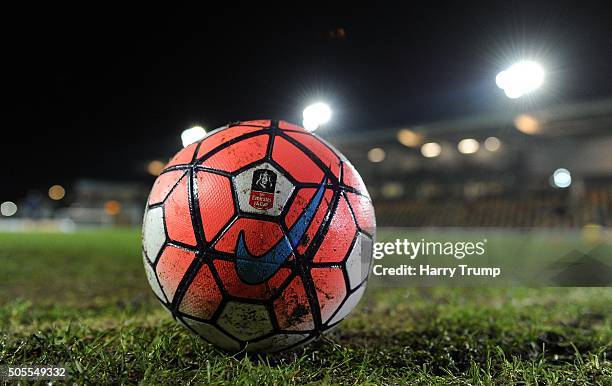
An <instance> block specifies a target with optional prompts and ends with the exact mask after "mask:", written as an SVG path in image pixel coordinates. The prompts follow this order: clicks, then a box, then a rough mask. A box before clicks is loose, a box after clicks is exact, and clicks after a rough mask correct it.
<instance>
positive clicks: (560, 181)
mask: <svg viewBox="0 0 612 386" xmlns="http://www.w3.org/2000/svg"><path fill="white" fill-rule="evenodd" d="M571 184H572V175H571V174H570V172H569V170H567V169H564V168H559V169H557V170H555V172H554V173H553V175H552V185H553V186H555V187H557V188H567V187H568V186H570V185H571Z"/></svg>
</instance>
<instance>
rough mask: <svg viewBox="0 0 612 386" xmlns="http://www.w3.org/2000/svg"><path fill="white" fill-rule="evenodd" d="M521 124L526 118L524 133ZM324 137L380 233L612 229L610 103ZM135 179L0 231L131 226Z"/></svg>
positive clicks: (41, 205)
mask: <svg viewBox="0 0 612 386" xmlns="http://www.w3.org/2000/svg"><path fill="white" fill-rule="evenodd" d="M521 116H522V117H523V118H524V117H525V116H527V117H528V119H527V120H526V122H527V125H526V126H525V122H520V117H521ZM517 127H518V128H520V130H519V129H518V128H517ZM402 129H403V130H410V132H411V133H413V134H416V137H418V143H416V142H417V141H415V143H414V144H410V145H411V146H406V145H403V144H401V143H400V141H399V140H398V133H399V132H400V130H402ZM325 130H326V129H325V128H323V129H321V130H320V131H319V132H318V134H320V135H321V137H323V138H324V139H326V140H327V141H329V142H330V143H332V144H333V145H335V146H336V147H338V148H339V149H340V151H342V152H343V153H344V154H345V155H346V157H347V158H348V159H349V160H350V161H351V162H352V163H353V164H354V165H355V167H356V168H357V169H358V170H359V172H360V173H361V175H362V177H363V178H364V180H365V182H366V185H367V186H368V189H369V191H370V194H371V196H372V199H373V201H374V206H375V209H376V217H377V223H378V225H379V226H396V227H437V226H452V227H504V228H508V227H510V228H511V227H515V228H519V227H527V228H528V227H549V228H581V227H583V226H585V225H589V224H596V225H599V226H603V227H609V226H610V225H612V99H609V100H601V101H596V102H589V103H578V104H572V105H563V106H560V105H558V106H553V107H551V108H548V109H545V110H540V111H534V112H530V113H528V114H524V113H522V112H520V111H505V112H498V113H490V114H483V115H478V116H473V117H462V118H458V119H451V120H446V121H441V122H433V123H425V124H421V125H416V126H409V127H396V128H386V129H380V130H372V129H370V130H362V131H356V130H350V129H348V128H345V129H336V128H333V127H332V128H330V130H329V132H326V131H325ZM490 137H495V138H497V139H499V143H500V147H499V149H496V150H491V148H490V147H489V149H486V148H485V147H484V146H483V143H484V141H485V139H486V138H490ZM465 138H473V139H475V140H477V141H478V142H479V143H480V148H479V149H478V150H477V151H476V152H475V153H473V154H461V153H460V152H459V151H458V147H457V144H458V142H459V141H460V140H462V139H465ZM412 139H414V138H412ZM404 142H406V141H404ZM426 142H436V143H438V144H440V146H441V153H440V155H439V156H437V157H433V158H426V157H424V156H423V155H422V154H421V150H420V145H421V144H422V143H426ZM374 147H376V148H379V149H382V157H381V151H380V150H377V152H378V154H377V159H376V157H375V158H374V159H373V160H374V161H378V162H372V157H370V159H369V158H368V152H369V151H370V150H372V148H374ZM381 158H383V159H381ZM558 168H565V169H568V170H569V171H570V172H571V176H572V183H571V185H570V186H569V187H568V188H566V189H560V188H557V187H554V186H553V185H552V184H551V175H552V174H553V172H554V171H555V170H556V169H558ZM139 170H141V169H139ZM141 173H142V175H140V176H139V177H138V178H135V179H134V181H138V182H133V183H119V182H114V181H99V180H79V181H76V182H75V183H74V184H72V185H71V186H68V187H67V190H66V191H67V192H68V194H67V196H66V198H65V199H64V200H62V201H61V202H56V201H52V200H50V199H49V198H48V197H47V196H46V195H43V194H42V193H40V192H31V193H30V194H29V195H28V196H27V197H25V198H24V199H23V200H22V201H20V202H18V203H17V204H18V206H19V208H20V209H19V212H17V215H16V216H13V217H9V218H6V217H4V218H2V219H0V229H8V230H24V229H26V230H27V229H41V228H42V229H60V230H72V229H77V228H82V227H101V226H102V227H104V226H140V223H141V220H142V212H143V208H144V203H145V201H146V198H147V195H148V192H149V189H150V187H151V185H152V184H153V178H152V177H151V176H148V178H147V175H148V174H147V172H146V170H144V168H142V172H141ZM145 180H146V181H148V182H143V181H145Z"/></svg>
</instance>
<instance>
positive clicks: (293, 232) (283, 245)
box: [236, 177, 326, 284]
mask: <svg viewBox="0 0 612 386" xmlns="http://www.w3.org/2000/svg"><path fill="white" fill-rule="evenodd" d="M325 180H326V178H325V177H323V181H321V185H319V187H318V188H317V191H316V193H315V195H314V197H313V198H312V200H311V201H310V203H308V206H307V207H306V209H304V212H303V213H302V215H301V216H300V217H299V218H298V219H297V220H296V222H295V223H294V224H293V226H292V227H291V229H289V232H288V233H287V234H286V235H284V236H283V238H281V239H280V240H279V242H278V243H277V244H276V245H275V246H274V248H272V249H270V250H269V251H268V252H266V253H265V254H264V255H262V256H258V257H254V256H252V255H251V253H250V252H249V251H248V250H247V247H246V243H245V241H244V231H241V232H240V235H239V236H238V242H237V244H236V270H237V273H238V277H240V279H242V280H243V281H244V282H245V283H248V284H258V283H263V282H264V281H266V280H267V279H268V278H270V277H271V276H272V275H274V274H275V273H276V272H277V271H278V269H279V268H280V266H281V265H282V264H283V263H284V262H285V261H286V260H287V259H288V258H289V256H291V252H292V251H293V249H294V248H295V247H297V245H298V244H299V242H300V240H301V239H302V237H303V236H304V234H305V233H306V230H307V229H308V226H309V225H310V223H311V222H312V219H313V218H314V215H315V213H316V211H317V208H318V207H319V204H321V201H322V200H323V193H325Z"/></svg>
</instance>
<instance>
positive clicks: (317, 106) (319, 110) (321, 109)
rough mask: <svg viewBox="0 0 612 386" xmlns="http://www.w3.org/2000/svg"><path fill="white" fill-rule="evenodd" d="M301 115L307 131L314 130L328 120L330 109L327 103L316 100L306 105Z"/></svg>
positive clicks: (330, 113)
mask: <svg viewBox="0 0 612 386" xmlns="http://www.w3.org/2000/svg"><path fill="white" fill-rule="evenodd" d="M302 115H303V117H304V121H303V126H304V128H305V129H306V130H308V131H314V130H316V129H318V128H319V126H321V125H323V124H325V123H327V122H329V120H330V119H331V115H332V111H331V109H330V108H329V106H328V105H327V104H325V103H323V102H318V103H314V104H312V105H310V106H308V107H306V108H305V109H304V112H303V113H302Z"/></svg>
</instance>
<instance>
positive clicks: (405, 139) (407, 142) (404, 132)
mask: <svg viewBox="0 0 612 386" xmlns="http://www.w3.org/2000/svg"><path fill="white" fill-rule="evenodd" d="M397 140H398V141H399V143H401V144H402V145H404V146H406V147H417V146H419V145H420V144H421V142H422V141H423V137H422V135H420V134H418V133H415V132H414V131H412V130H409V129H401V130H400V131H398V132H397Z"/></svg>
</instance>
